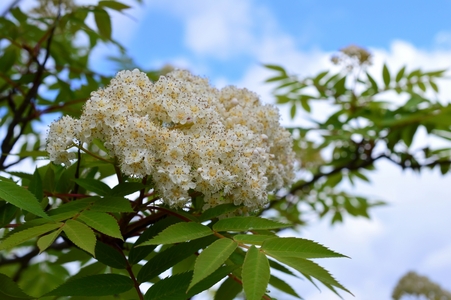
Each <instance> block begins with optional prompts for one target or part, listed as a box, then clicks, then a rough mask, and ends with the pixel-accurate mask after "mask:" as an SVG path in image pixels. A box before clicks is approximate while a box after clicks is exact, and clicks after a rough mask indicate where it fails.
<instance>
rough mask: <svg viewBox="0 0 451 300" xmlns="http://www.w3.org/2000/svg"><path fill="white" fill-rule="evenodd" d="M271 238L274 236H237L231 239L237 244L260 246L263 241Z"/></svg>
mask: <svg viewBox="0 0 451 300" xmlns="http://www.w3.org/2000/svg"><path fill="white" fill-rule="evenodd" d="M273 238H274V235H263V234H237V235H234V236H233V239H234V240H235V241H237V242H238V243H242V244H250V245H261V244H263V242H264V241H265V240H267V239H273Z"/></svg>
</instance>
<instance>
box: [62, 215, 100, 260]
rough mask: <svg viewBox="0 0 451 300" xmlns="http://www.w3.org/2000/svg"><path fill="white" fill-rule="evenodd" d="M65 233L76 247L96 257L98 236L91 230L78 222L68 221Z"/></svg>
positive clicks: (64, 229) (64, 228)
mask: <svg viewBox="0 0 451 300" xmlns="http://www.w3.org/2000/svg"><path fill="white" fill-rule="evenodd" d="M63 231H64V233H65V234H66V235H67V237H68V239H69V240H71V242H73V243H74V244H75V245H77V246H78V247H80V248H81V249H83V250H85V251H86V252H88V253H90V254H91V255H92V256H95V246H96V236H95V234H94V232H93V231H92V229H91V228H89V227H88V226H86V225H85V224H83V223H81V222H79V221H76V220H67V221H66V223H65V225H64V227H63Z"/></svg>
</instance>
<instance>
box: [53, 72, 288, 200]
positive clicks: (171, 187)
mask: <svg viewBox="0 0 451 300" xmlns="http://www.w3.org/2000/svg"><path fill="white" fill-rule="evenodd" d="M94 138H96V139H99V140H101V141H103V142H104V145H105V147H106V148H107V149H108V151H109V155H111V156H112V157H115V158H116V159H117V161H118V163H119V164H120V165H119V167H120V169H121V171H122V172H123V173H124V174H126V175H128V176H135V177H143V176H146V175H151V176H152V180H153V181H154V183H155V185H156V188H157V191H158V192H159V193H160V195H161V197H162V199H163V200H164V201H165V202H166V203H168V204H169V205H171V206H182V205H184V204H185V203H186V202H187V201H189V200H191V196H190V195H193V194H199V193H202V194H203V195H204V202H205V203H206V204H205V207H204V209H206V208H209V207H212V206H215V205H218V204H222V203H228V202H232V203H235V204H236V205H240V204H243V205H245V206H246V207H247V208H249V209H255V208H258V207H262V206H263V205H264V204H265V203H266V202H267V193H268V192H270V191H273V190H274V189H278V188H281V187H282V186H284V185H285V184H287V183H289V182H290V181H291V180H292V179H293V176H294V172H293V162H294V153H293V152H292V140H291V135H290V133H289V132H288V131H286V130H285V129H283V128H282V127H281V126H280V124H279V113H278V110H277V109H276V108H275V107H273V106H270V105H262V104H261V103H260V101H259V99H258V96H257V95H256V94H255V93H252V92H250V91H248V90H246V89H238V88H236V87H233V86H229V87H226V88H223V89H221V90H218V89H215V88H213V87H211V86H210V85H209V83H208V81H207V80H206V79H204V78H200V77H197V76H193V75H192V74H190V73H189V72H187V71H182V70H176V71H173V72H171V73H169V74H167V75H166V76H161V77H160V79H159V80H158V81H157V82H155V83H152V82H151V81H150V80H149V79H148V77H147V76H146V74H145V73H142V72H140V71H139V70H137V69H135V70H133V71H121V72H119V73H118V74H117V76H116V77H115V78H114V79H113V80H112V81H111V83H110V85H109V86H107V87H106V88H105V89H101V90H98V91H96V92H93V93H92V94H91V98H90V99H89V100H88V101H87V102H86V104H85V106H84V110H83V113H82V115H81V117H80V119H79V120H76V119H72V118H71V117H68V116H65V117H63V118H61V119H60V120H58V121H56V122H54V123H53V124H51V125H50V131H49V136H48V141H47V151H48V152H49V154H50V159H51V160H52V161H54V162H55V163H64V164H69V163H70V161H69V160H70V159H72V158H73V157H71V155H73V154H72V153H71V152H67V150H68V148H70V147H72V146H73V145H74V143H90V142H91V141H92V140H93V139H94ZM196 192H197V193H196Z"/></svg>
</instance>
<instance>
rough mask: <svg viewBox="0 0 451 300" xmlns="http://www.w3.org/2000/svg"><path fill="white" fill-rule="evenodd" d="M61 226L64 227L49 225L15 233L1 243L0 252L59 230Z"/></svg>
mask: <svg viewBox="0 0 451 300" xmlns="http://www.w3.org/2000/svg"><path fill="white" fill-rule="evenodd" d="M60 226H62V223H48V224H43V225H40V226H36V227H31V228H28V229H25V230H22V231H19V232H17V233H13V234H11V235H9V236H7V237H6V238H5V239H4V240H2V241H1V242H0V250H5V249H10V248H12V247H15V246H17V245H20V244H22V243H24V242H26V241H28V240H29V239H32V238H34V237H37V236H39V235H41V234H45V233H47V232H49V231H52V230H54V229H57V228H58V227H60Z"/></svg>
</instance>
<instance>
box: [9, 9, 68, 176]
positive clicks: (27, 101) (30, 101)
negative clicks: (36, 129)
mask: <svg viewBox="0 0 451 300" xmlns="http://www.w3.org/2000/svg"><path fill="white" fill-rule="evenodd" d="M60 18H61V1H60V3H59V6H58V14H57V16H56V19H55V22H54V24H53V26H52V27H51V28H50V29H49V31H48V39H47V45H46V49H45V50H46V53H45V57H44V60H43V61H42V63H39V61H38V60H37V57H35V59H36V62H37V64H38V68H37V70H36V73H35V77H34V80H33V85H32V87H31V88H30V90H29V91H28V93H27V94H26V95H25V97H24V100H23V101H22V103H21V104H20V105H19V106H18V107H17V108H16V109H15V110H14V111H13V112H14V116H13V119H12V121H11V123H10V124H9V126H8V129H7V131H6V135H5V137H4V139H3V142H2V145H1V150H2V153H10V152H11V150H12V148H13V147H14V145H15V144H16V143H17V141H18V140H19V138H20V136H21V135H22V134H23V132H24V130H25V128H26V126H27V125H28V123H29V122H30V120H31V119H30V116H31V115H33V114H34V112H35V110H36V109H35V106H34V99H35V98H36V97H37V95H38V90H39V87H40V86H41V84H42V82H43V79H42V76H43V74H44V70H45V65H46V64H47V61H48V59H49V57H50V47H51V44H52V41H53V36H54V33H55V30H56V26H57V24H58V22H59V20H60ZM46 35H47V34H46ZM24 114H27V117H25V118H24V117H23V115H24ZM17 126H20V127H21V130H20V133H19V134H18V135H17V136H16V135H15V133H14V132H15V131H16V130H15V129H16V127H17ZM7 158H8V155H2V156H0V170H4V169H5V161H6V159H7Z"/></svg>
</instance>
